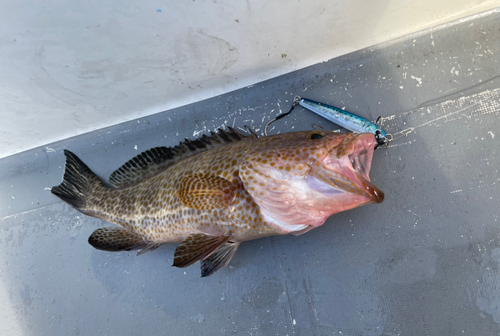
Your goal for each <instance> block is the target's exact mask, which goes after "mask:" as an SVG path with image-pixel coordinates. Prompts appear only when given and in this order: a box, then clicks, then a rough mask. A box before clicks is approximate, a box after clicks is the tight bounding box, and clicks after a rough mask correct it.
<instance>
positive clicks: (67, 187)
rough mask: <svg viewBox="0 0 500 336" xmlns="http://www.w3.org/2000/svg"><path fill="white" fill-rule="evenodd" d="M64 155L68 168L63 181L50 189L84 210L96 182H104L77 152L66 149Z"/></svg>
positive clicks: (75, 206)
mask: <svg viewBox="0 0 500 336" xmlns="http://www.w3.org/2000/svg"><path fill="white" fill-rule="evenodd" d="M64 155H65V156H66V169H65V171H64V177H63V181H62V183H61V184H60V185H58V186H56V187H53V188H52V189H51V190H50V191H51V192H52V193H53V194H54V195H56V196H57V197H59V198H60V199H62V200H63V201H64V202H66V203H68V204H70V205H71V206H72V207H74V208H76V209H77V210H84V209H85V208H86V199H87V196H88V194H89V192H90V190H91V189H92V187H93V186H95V182H99V184H102V182H101V180H100V179H99V178H98V177H97V175H95V174H94V173H93V172H92V170H90V168H89V167H87V165H86V164H85V163H83V162H82V160H80V159H79V158H78V157H77V156H76V155H75V154H73V153H72V152H70V151H69V150H67V149H65V150H64Z"/></svg>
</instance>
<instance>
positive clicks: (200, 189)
mask: <svg viewBox="0 0 500 336" xmlns="http://www.w3.org/2000/svg"><path fill="white" fill-rule="evenodd" d="M238 187H239V186H238V185H237V184H235V183H232V182H230V181H228V180H226V179H225V178H223V177H219V176H214V175H205V174H191V175H187V176H185V177H184V178H183V179H182V181H181V184H180V187H179V190H178V191H177V196H178V197H179V199H180V200H181V202H182V204H184V206H186V207H187V208H191V209H197V210H209V209H220V208H224V207H227V206H230V205H231V204H232V201H233V199H234V196H235V193H236V190H237V189H238Z"/></svg>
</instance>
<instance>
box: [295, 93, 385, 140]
mask: <svg viewBox="0 0 500 336" xmlns="http://www.w3.org/2000/svg"><path fill="white" fill-rule="evenodd" d="M298 104H299V105H300V106H302V107H304V108H306V109H308V110H310V111H312V112H314V113H316V114H318V115H320V116H322V117H323V118H325V119H327V120H329V121H331V122H333V123H335V124H337V125H339V126H342V127H344V128H345V129H348V130H349V131H351V132H356V133H372V134H374V135H375V138H376V139H377V145H385V144H387V142H388V141H389V140H390V139H391V137H390V136H388V135H387V133H386V132H385V131H384V130H383V129H382V128H381V127H380V126H379V125H377V123H376V122H375V123H374V122H371V121H369V120H367V119H365V118H363V117H360V116H358V115H356V114H353V113H350V112H347V111H344V110H341V109H339V108H337V107H334V106H330V105H327V104H323V103H319V102H317V101H314V100H311V99H307V98H301V97H298Z"/></svg>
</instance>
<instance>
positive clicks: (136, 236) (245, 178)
mask: <svg viewBox="0 0 500 336" xmlns="http://www.w3.org/2000/svg"><path fill="white" fill-rule="evenodd" d="M375 145H376V140H375V137H374V135H373V134H371V133H364V134H353V133H347V134H346V133H344V134H342V133H334V132H328V131H325V132H322V131H318V130H314V131H309V132H308V131H305V132H293V133H286V134H278V135H272V136H267V137H262V138H258V137H257V136H256V135H255V133H253V132H250V135H243V134H241V133H240V132H238V131H236V130H234V129H232V128H229V129H228V130H222V129H221V130H219V131H218V133H215V132H212V133H211V135H210V136H207V135H204V136H203V137H201V138H198V139H197V140H194V141H190V140H186V141H185V142H182V143H181V144H179V145H178V146H176V147H173V148H168V147H155V148H152V149H150V150H147V151H145V152H143V153H142V154H140V155H138V156H136V157H135V158H133V159H132V160H130V161H128V162H127V163H125V164H124V165H123V166H122V167H120V168H119V169H118V170H116V171H115V172H114V173H112V174H111V176H110V179H109V184H108V185H107V184H105V183H103V181H102V180H101V179H100V178H99V177H98V176H97V175H95V174H94V173H93V172H92V171H91V170H90V169H89V168H88V167H87V166H86V165H85V164H84V163H83V162H82V161H81V160H80V159H79V158H78V157H77V156H76V155H75V154H73V153H72V152H70V151H68V150H65V152H64V153H65V155H66V169H65V173H64V178H63V182H62V183H61V184H60V185H58V186H56V187H53V188H52V193H53V194H54V195H56V196H57V197H59V198H60V199H62V200H63V201H65V202H67V203H69V204H70V205H71V206H73V207H74V208H75V209H77V210H78V211H80V212H82V213H84V214H85V215H88V216H93V217H97V218H100V219H103V220H105V221H108V222H110V223H113V224H115V225H117V226H115V227H106V228H100V229H97V230H95V231H94V232H93V233H92V235H91V236H90V237H89V243H90V245H92V246H93V247H95V248H96V249H99V250H104V251H130V250H139V252H138V254H141V253H144V252H146V251H151V250H154V249H156V248H157V247H158V246H160V245H161V244H165V243H178V244H179V245H178V246H177V248H176V250H175V255H174V266H177V267H186V266H189V265H192V264H194V263H196V262H198V261H201V274H202V276H208V275H211V274H213V273H215V272H216V271H218V270H219V269H221V268H222V267H224V266H226V265H227V264H228V263H229V261H230V260H231V258H232V257H233V256H234V254H235V252H236V250H237V248H238V246H239V245H240V244H241V243H242V242H244V241H247V240H252V239H257V238H262V237H268V236H272V235H285V234H288V233H291V234H294V235H299V234H302V233H305V232H307V231H309V230H311V229H314V228H316V227H318V226H321V225H322V224H323V223H324V222H325V220H326V219H327V218H328V217H329V216H331V215H333V214H336V213H338V212H341V211H344V210H349V209H352V208H355V207H359V206H361V205H365V204H370V203H381V202H382V201H383V199H384V194H383V193H382V192H381V191H380V190H379V189H378V188H377V187H375V186H374V185H373V184H371V183H370V178H369V176H368V174H369V172H370V168H371V162H372V156H373V151H374V147H375Z"/></svg>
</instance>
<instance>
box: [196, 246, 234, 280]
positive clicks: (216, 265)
mask: <svg viewBox="0 0 500 336" xmlns="http://www.w3.org/2000/svg"><path fill="white" fill-rule="evenodd" d="M238 246H240V243H239V242H236V243H233V242H231V241H228V242H226V243H225V244H224V245H222V246H221V247H220V248H219V249H218V250H217V251H215V252H214V253H212V254H211V255H209V256H208V257H207V258H205V259H204V260H202V261H201V277H202V278H203V277H207V276H209V275H212V274H214V273H215V272H217V271H218V270H220V269H221V268H222V267H226V266H227V264H229V262H230V261H231V259H232V258H233V256H234V254H235V253H236V250H237V249H238Z"/></svg>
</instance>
